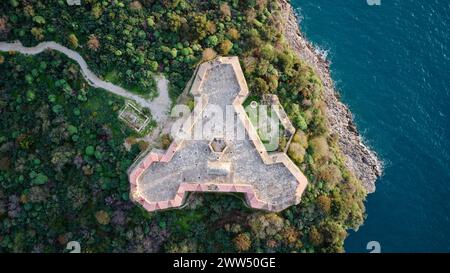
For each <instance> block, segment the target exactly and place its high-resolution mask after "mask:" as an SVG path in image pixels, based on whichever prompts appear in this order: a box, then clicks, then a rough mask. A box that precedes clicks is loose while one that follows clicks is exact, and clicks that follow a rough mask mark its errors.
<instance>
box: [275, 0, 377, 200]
mask: <svg viewBox="0 0 450 273" xmlns="http://www.w3.org/2000/svg"><path fill="white" fill-rule="evenodd" d="M279 2H280V5H281V10H282V14H283V15H286V16H285V17H284V18H286V21H285V24H284V35H285V37H286V40H287V41H288V42H289V44H290V46H291V47H292V48H293V49H294V51H295V52H296V53H297V54H298V55H299V56H300V57H301V58H302V59H303V60H304V61H305V62H306V63H308V64H309V65H310V66H311V67H312V68H313V69H314V71H315V72H316V73H317V75H318V76H319V77H320V79H321V80H322V82H323V87H324V93H325V103H326V105H327V117H328V122H329V126H330V129H331V132H332V133H335V134H337V135H338V136H339V144H340V148H341V150H342V152H343V154H344V155H345V158H346V165H347V167H348V168H349V169H350V170H351V171H352V172H353V173H354V174H355V176H356V177H357V178H359V179H360V180H361V182H362V183H363V186H364V187H365V188H366V190H367V191H368V192H369V193H372V192H374V191H375V181H376V180H377V178H378V177H379V176H381V174H382V171H383V168H382V162H381V161H380V159H379V158H378V156H377V155H376V153H375V152H374V151H372V150H370V149H369V148H368V147H367V146H366V145H365V144H364V143H363V140H362V138H361V135H360V134H359V133H358V130H357V128H356V125H355V123H354V121H353V115H352V113H351V112H350V110H349V109H348V107H347V106H346V105H344V104H343V103H342V102H341V101H340V100H339V95H338V92H337V91H336V88H335V85H334V82H333V80H332V79H331V75H330V66H329V62H328V61H327V60H326V59H324V58H323V56H322V55H321V54H320V53H319V52H317V50H316V49H315V48H314V46H313V45H312V44H311V43H310V42H308V41H307V39H306V38H305V37H304V35H303V34H302V33H301V32H300V28H299V25H298V21H297V17H296V16H295V13H294V10H293V8H292V6H291V4H290V3H289V1H288V0H279Z"/></svg>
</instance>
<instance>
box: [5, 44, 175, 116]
mask: <svg viewBox="0 0 450 273" xmlns="http://www.w3.org/2000/svg"><path fill="white" fill-rule="evenodd" d="M45 50H56V51H59V52H61V53H63V54H64V55H66V56H67V57H69V58H70V59H72V60H74V61H76V62H77V63H78V64H79V66H80V68H81V73H82V74H83V76H84V78H85V79H86V80H87V81H88V83H89V84H90V85H91V86H93V87H96V88H102V89H105V90H107V91H109V92H111V93H113V94H116V95H118V96H121V97H124V98H126V99H130V100H133V101H135V102H136V103H137V104H139V105H140V106H141V107H147V108H149V109H150V111H151V112H152V117H153V119H154V120H155V121H156V122H161V121H164V120H165V119H166V116H167V112H168V109H169V107H170V103H171V102H170V98H169V92H168V81H167V80H166V79H165V78H164V76H162V75H160V76H155V80H156V82H157V87H158V93H159V95H158V97H156V98H155V99H154V100H153V101H150V100H148V99H145V98H143V97H141V96H138V95H136V94H133V93H132V92H130V91H128V90H126V89H124V88H122V87H120V86H117V85H114V84H112V83H110V82H106V81H104V80H101V79H100V78H99V77H97V76H96V75H95V74H94V73H93V72H92V71H91V70H90V69H89V68H88V65H87V63H86V61H85V60H84V59H83V57H81V55H80V54H79V53H77V52H75V51H73V50H71V49H68V48H67V47H65V46H62V45H60V44H58V43H55V42H43V43H40V44H38V45H37V46H34V47H24V46H23V45H22V43H21V42H19V41H16V42H13V43H6V42H0V51H6V52H8V51H17V52H20V53H22V54H26V55H36V54H39V53H41V52H43V51H45Z"/></svg>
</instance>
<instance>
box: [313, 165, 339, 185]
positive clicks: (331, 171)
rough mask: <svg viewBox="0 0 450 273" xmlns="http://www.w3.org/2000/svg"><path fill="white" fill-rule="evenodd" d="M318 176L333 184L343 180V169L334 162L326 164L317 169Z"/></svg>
mask: <svg viewBox="0 0 450 273" xmlns="http://www.w3.org/2000/svg"><path fill="white" fill-rule="evenodd" d="M317 178H318V179H320V180H323V181H325V182H327V183H330V184H332V185H336V184H337V183H339V182H341V181H342V174H341V170H340V169H339V167H338V166H336V165H334V164H325V165H323V166H321V167H320V168H319V169H318V171H317Z"/></svg>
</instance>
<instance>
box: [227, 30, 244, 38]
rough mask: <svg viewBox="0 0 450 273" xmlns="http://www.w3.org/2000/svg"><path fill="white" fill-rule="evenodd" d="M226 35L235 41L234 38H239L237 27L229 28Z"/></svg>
mask: <svg viewBox="0 0 450 273" xmlns="http://www.w3.org/2000/svg"><path fill="white" fill-rule="evenodd" d="M228 36H229V37H230V39H231V40H234V41H236V40H238V39H239V37H240V36H241V35H240V34H239V31H238V30H237V29H235V28H230V29H229V30H228Z"/></svg>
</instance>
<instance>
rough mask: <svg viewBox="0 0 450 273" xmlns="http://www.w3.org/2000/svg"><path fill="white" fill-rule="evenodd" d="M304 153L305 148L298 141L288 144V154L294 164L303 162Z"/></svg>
mask: <svg viewBox="0 0 450 273" xmlns="http://www.w3.org/2000/svg"><path fill="white" fill-rule="evenodd" d="M305 153H306V152H305V149H304V148H303V147H302V146H301V145H300V144H299V143H297V142H291V145H289V151H288V155H289V157H290V158H292V160H293V161H294V162H295V163H296V164H300V163H302V162H303V160H304V158H305Z"/></svg>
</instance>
